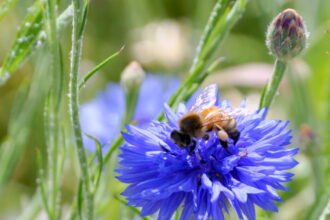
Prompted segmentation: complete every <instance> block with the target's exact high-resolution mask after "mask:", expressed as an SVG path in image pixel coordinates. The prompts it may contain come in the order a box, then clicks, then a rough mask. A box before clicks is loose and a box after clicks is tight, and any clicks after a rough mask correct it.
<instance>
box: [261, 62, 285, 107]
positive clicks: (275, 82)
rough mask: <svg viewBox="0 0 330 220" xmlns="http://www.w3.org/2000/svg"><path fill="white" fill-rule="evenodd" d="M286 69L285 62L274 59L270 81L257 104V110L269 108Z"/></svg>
mask: <svg viewBox="0 0 330 220" xmlns="http://www.w3.org/2000/svg"><path fill="white" fill-rule="evenodd" d="M286 67H287V63H286V62H285V61H283V60H279V59H276V61H275V66H274V71H273V76H272V79H271V81H269V83H268V84H267V85H266V87H265V88H264V91H263V93H262V96H261V99H260V103H259V109H262V108H266V107H269V106H270V105H271V104H272V101H273V99H274V97H275V95H276V93H277V91H278V88H279V85H280V83H281V81H282V78H283V75H284V72H285V70H286Z"/></svg>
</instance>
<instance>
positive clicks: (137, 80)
mask: <svg viewBox="0 0 330 220" xmlns="http://www.w3.org/2000/svg"><path fill="white" fill-rule="evenodd" d="M144 77H145V72H144V70H143V69H142V67H141V66H140V64H139V63H138V62H136V61H133V62H131V63H130V64H129V65H128V66H127V67H126V68H125V69H124V71H123V72H122V74H121V80H120V81H121V84H122V86H123V87H124V89H125V90H132V89H133V90H135V89H139V88H140V86H141V84H142V82H143V80H144Z"/></svg>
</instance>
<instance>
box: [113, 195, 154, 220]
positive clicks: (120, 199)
mask: <svg viewBox="0 0 330 220" xmlns="http://www.w3.org/2000/svg"><path fill="white" fill-rule="evenodd" d="M114 198H115V199H116V200H117V201H118V202H120V203H121V204H123V205H125V207H127V208H129V209H130V210H131V211H132V212H134V213H136V214H138V215H139V216H141V211H140V210H139V209H137V208H135V207H133V206H127V205H126V203H127V202H126V201H125V200H124V199H122V198H121V197H120V196H118V195H115V196H114ZM141 218H142V219H143V220H150V218H149V217H146V216H141Z"/></svg>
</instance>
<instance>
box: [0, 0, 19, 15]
mask: <svg viewBox="0 0 330 220" xmlns="http://www.w3.org/2000/svg"><path fill="white" fill-rule="evenodd" d="M16 2H17V0H4V1H3V2H2V3H1V4H0V20H1V18H3V17H4V16H5V15H6V14H7V12H8V11H9V9H10V8H11V7H13V6H14V5H15V3H16Z"/></svg>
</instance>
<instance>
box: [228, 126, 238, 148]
mask: <svg viewBox="0 0 330 220" xmlns="http://www.w3.org/2000/svg"><path fill="white" fill-rule="evenodd" d="M228 134H229V137H230V138H231V139H233V141H234V145H236V143H237V141H238V139H239V137H240V136H241V132H239V131H238V130H235V131H232V132H230V133H228Z"/></svg>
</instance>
